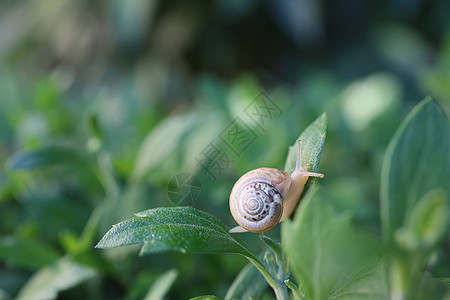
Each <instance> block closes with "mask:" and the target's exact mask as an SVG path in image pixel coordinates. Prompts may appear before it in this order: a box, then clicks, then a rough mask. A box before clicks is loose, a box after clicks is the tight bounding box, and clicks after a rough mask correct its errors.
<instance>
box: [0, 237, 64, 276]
mask: <svg viewBox="0 0 450 300" xmlns="http://www.w3.org/2000/svg"><path fill="white" fill-rule="evenodd" d="M0 257H1V258H2V259H3V260H4V261H6V262H7V263H8V264H11V265H14V266H20V267H27V268H32V269H35V268H39V267H45V266H47V265H51V264H53V263H54V262H56V261H57V260H58V259H59V258H60V255H59V253H58V252H57V251H56V250H54V249H52V248H51V247H49V246H48V245H47V244H44V243H42V242H40V241H39V240H32V239H16V238H13V237H5V238H2V239H1V240H0Z"/></svg>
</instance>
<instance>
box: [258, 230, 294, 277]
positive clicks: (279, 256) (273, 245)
mask: <svg viewBox="0 0 450 300" xmlns="http://www.w3.org/2000/svg"><path fill="white" fill-rule="evenodd" d="M259 238H260V239H261V240H262V241H263V242H264V243H266V245H267V246H269V247H270V249H272V251H273V253H275V257H276V260H277V265H278V266H283V268H284V271H285V273H286V274H287V272H288V264H287V261H286V256H285V255H284V250H283V247H282V246H281V245H280V244H279V243H277V242H276V241H275V240H273V239H272V238H270V237H268V236H267V235H264V234H261V235H260V236H259Z"/></svg>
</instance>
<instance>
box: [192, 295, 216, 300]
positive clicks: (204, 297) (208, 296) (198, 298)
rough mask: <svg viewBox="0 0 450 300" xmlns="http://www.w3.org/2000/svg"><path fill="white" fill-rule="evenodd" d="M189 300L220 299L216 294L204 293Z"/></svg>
mask: <svg viewBox="0 0 450 300" xmlns="http://www.w3.org/2000/svg"><path fill="white" fill-rule="evenodd" d="M189 300H222V299H220V298H219V297H217V296H213V295H205V296H197V297H194V298H191V299H189Z"/></svg>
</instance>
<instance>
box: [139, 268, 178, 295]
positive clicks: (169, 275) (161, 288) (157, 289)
mask: <svg viewBox="0 0 450 300" xmlns="http://www.w3.org/2000/svg"><path fill="white" fill-rule="evenodd" d="M177 276H178V272H177V271H176V270H169V271H167V272H165V273H164V274H162V275H161V276H160V277H159V278H158V279H157V280H156V281H155V282H154V283H153V285H152V286H151V288H150V290H149V291H148V293H147V295H146V296H145V298H144V300H162V299H163V298H164V295H165V294H166V293H167V292H168V291H169V289H170V287H171V286H172V284H173V283H174V282H175V279H176V278H177Z"/></svg>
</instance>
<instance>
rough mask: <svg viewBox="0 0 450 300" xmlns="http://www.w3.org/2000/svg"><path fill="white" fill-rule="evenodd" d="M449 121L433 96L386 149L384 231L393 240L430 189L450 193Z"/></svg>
mask: <svg viewBox="0 0 450 300" xmlns="http://www.w3.org/2000/svg"><path fill="white" fill-rule="evenodd" d="M449 149H450V123H449V121H448V119H447V117H446V116H445V114H444V112H443V111H442V109H441V108H440V106H439V105H438V104H437V103H436V102H435V101H434V100H432V99H431V98H426V99H425V100H423V101H422V102H421V103H419V104H418V105H417V106H416V107H415V108H414V109H413V111H412V112H411V113H410V114H409V115H408V116H407V117H406V119H405V120H404V122H403V123H402V125H401V126H400V128H399V129H398V130H397V132H396V133H395V135H394V137H393V138H392V140H391V143H390V144H389V147H388V149H387V152H386V155H385V159H384V163H383V171H382V177H381V221H382V225H383V235H384V237H385V239H386V241H387V242H388V243H391V242H392V239H393V236H394V234H395V232H396V230H397V229H399V228H402V227H403V226H404V225H405V223H406V221H407V220H408V219H410V218H411V214H412V213H413V211H414V207H415V206H416V205H417V203H418V202H419V200H420V199H421V198H422V197H423V196H424V195H425V194H427V193H428V192H430V191H431V190H433V189H436V188H443V189H444V190H445V192H446V193H447V195H450V185H449V184H448V179H449V178H450V155H449Z"/></svg>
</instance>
